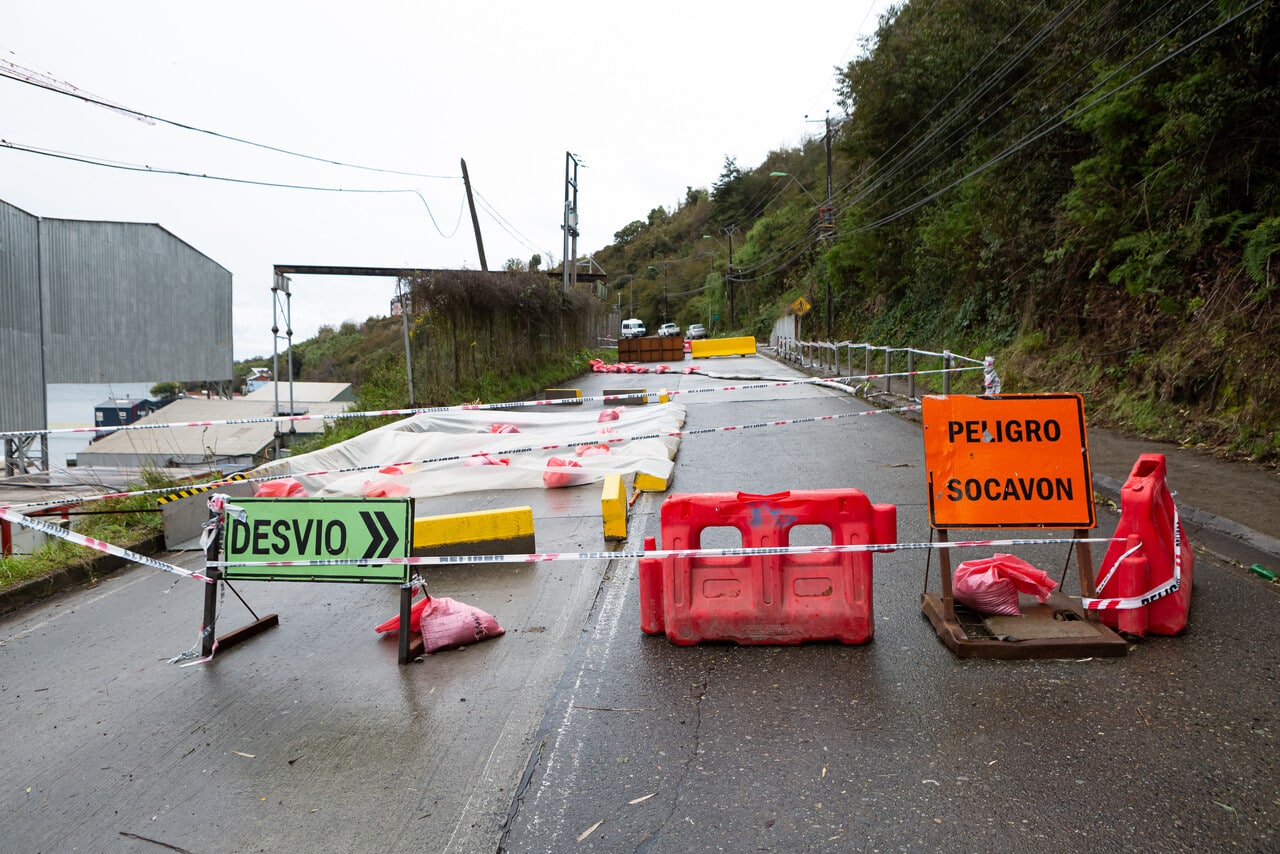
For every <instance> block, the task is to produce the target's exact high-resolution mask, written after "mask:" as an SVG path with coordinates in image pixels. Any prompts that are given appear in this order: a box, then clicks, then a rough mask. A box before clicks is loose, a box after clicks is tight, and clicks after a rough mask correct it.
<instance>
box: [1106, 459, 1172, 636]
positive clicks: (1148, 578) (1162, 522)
mask: <svg viewBox="0 0 1280 854" xmlns="http://www.w3.org/2000/svg"><path fill="white" fill-rule="evenodd" d="M1165 474H1166V465H1165V457H1164V454H1143V455H1142V456H1140V457H1138V461H1137V462H1136V463H1135V464H1134V466H1133V470H1132V471H1131V472H1130V473H1129V479H1128V480H1126V481H1125V483H1124V486H1123V487H1121V489H1120V522H1119V524H1118V525H1117V527H1116V533H1115V536H1116V537H1117V538H1124V542H1113V543H1112V544H1111V546H1110V547H1109V548H1108V549H1107V553H1106V555H1104V556H1103V558H1102V565H1101V567H1100V568H1099V572H1098V578H1097V582H1098V583H1102V582H1103V581H1104V580H1106V584H1105V586H1104V587H1103V588H1102V589H1100V590H1099V591H1098V596H1099V597H1100V598H1099V599H1098V600H1096V602H1097V604H1096V605H1095V606H1093V607H1095V608H1096V610H1097V612H1098V616H1099V618H1100V619H1101V621H1102V623H1103V624H1104V625H1106V626H1107V627H1109V628H1111V629H1113V630H1115V631H1118V632H1121V633H1123V634H1126V635H1130V636H1133V637H1145V636H1146V635H1148V634H1155V635H1176V634H1178V633H1180V632H1182V631H1183V630H1184V629H1186V627H1187V619H1188V616H1189V613H1190V610H1191V579H1192V573H1193V570H1194V564H1195V555H1194V553H1193V552H1192V550H1191V544H1190V543H1189V542H1188V541H1187V537H1186V534H1185V532H1184V531H1183V529H1182V523H1181V521H1180V520H1178V518H1177V508H1176V507H1175V506H1174V503H1173V494H1172V493H1171V492H1170V491H1169V486H1168V484H1167V483H1166V481H1165ZM1117 563H1118V564H1119V565H1118V566H1117ZM1113 569H1114V572H1113V571H1112V570H1113ZM1175 571H1176V576H1177V587H1176V588H1173V583H1174V578H1175ZM1108 575H1110V578H1109V579H1108V578H1107V576H1108ZM1171 588H1173V589H1171ZM1103 597H1105V598H1103ZM1124 600H1127V601H1124ZM1125 605H1136V607H1125Z"/></svg>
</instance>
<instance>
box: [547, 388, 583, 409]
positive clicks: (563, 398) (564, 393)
mask: <svg viewBox="0 0 1280 854" xmlns="http://www.w3.org/2000/svg"><path fill="white" fill-rule="evenodd" d="M542 399H543V400H554V401H556V402H557V403H556V405H557V406H581V405H582V389H580V388H549V389H546V390H545V391H543V392H542Z"/></svg>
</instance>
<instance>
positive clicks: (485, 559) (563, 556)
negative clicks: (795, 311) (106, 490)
mask: <svg viewBox="0 0 1280 854" xmlns="http://www.w3.org/2000/svg"><path fill="white" fill-rule="evenodd" d="M1112 541H1113V538H1111V537H1096V538H1086V539H1072V538H1066V539H1022V540H955V541H944V542H935V543H849V544H844V545H830V546H767V547H761V548H739V549H653V550H650V551H616V552H531V553H526V554H493V555H428V556H421V557H393V558H369V559H363V558H333V559H329V560H282V561H250V562H242V561H210V562H209V566H216V567H228V566H243V567H261V566H369V565H378V566H381V565H387V564H393V565H394V564H398V565H409V566H440V565H452V564H460V563H547V562H551V561H562V560H571V561H596V560H631V559H635V560H639V559H641V558H668V557H671V558H707V557H761V556H765V555H812V554H843V553H847V552H896V551H910V550H919V549H960V548H978V547H981V548H987V547H992V546H996V547H1005V546H1044V545H1060V544H1065V543H1110V542H1112Z"/></svg>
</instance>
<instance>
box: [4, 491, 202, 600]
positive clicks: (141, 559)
mask: <svg viewBox="0 0 1280 854" xmlns="http://www.w3.org/2000/svg"><path fill="white" fill-rule="evenodd" d="M0 519H4V520H5V521H6V522H12V523H14V524H16V525H22V526H23V527H24V528H31V529H33V530H36V531H40V532H41V533H43V534H47V535H49V536H50V537H57V538H59V539H62V540H66V541H67V542H70V543H75V544H76V545H78V546H84V547H85V548H89V549H94V550H96V551H100V552H103V553H105V554H109V555H115V556H116V557H122V558H124V559H125V560H129V561H133V562H134V563H140V564H143V565H144V566H150V567H154V568H156V569H163V570H164V571H165V572H172V573H173V574H175V575H181V576H183V577H185V578H195V579H197V580H199V581H207V582H211V581H213V579H212V578H209V577H208V576H205V575H201V574H200V573H198V572H192V571H191V570H189V569H183V568H182V567H180V566H174V565H173V564H171V563H165V562H164V561H162V560H156V559H155V558H153V557H148V556H147V555H144V554H138V553H137V552H134V551H129V550H128V549H125V548H121V547H120V546H113V545H111V544H110V543H104V542H103V541H102V540H95V539H94V538H93V537H86V536H84V535H83V534H77V533H76V532H75V531H68V530H67V529H65V528H62V527H59V526H57V525H51V524H49V523H48V522H45V521H43V520H40V519H33V518H31V517H30V516H24V515H22V514H21V513H15V512H14V511H13V510H11V509H9V508H8V507H0Z"/></svg>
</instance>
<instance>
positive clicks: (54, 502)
mask: <svg viewBox="0 0 1280 854" xmlns="http://www.w3.org/2000/svg"><path fill="white" fill-rule="evenodd" d="M624 396H625V395H624ZM919 409H920V407H919V406H916V405H913V406H899V407H894V408H892V409H866V410H861V411H858V412H838V413H836V414H834V415H815V416H812V417H809V418H789V419H783V420H779V421H759V422H756V423H754V424H736V425H733V426H729V427H702V428H699V429H697V430H671V431H668V432H665V433H664V432H658V433H641V434H637V435H634V436H624V435H617V436H609V435H603V436H594V437H592V438H590V439H584V440H582V441H580V442H562V443H559V444H552V445H526V446H524V447H517V448H503V449H501V450H486V451H476V452H474V453H471V454H452V455H449V456H443V457H428V458H425V459H420V460H403V461H400V462H394V463H387V462H377V463H368V464H365V465H358V466H347V467H345V468H339V469H317V470H316V471H309V472H303V473H301V474H293V475H290V476H291V477H328V476H333V475H339V474H353V473H355V472H362V471H376V470H378V469H381V468H384V467H385V466H388V465H393V466H401V467H408V466H416V465H426V464H430V463H449V462H459V461H463V460H469V459H476V458H480V457H487V456H492V457H501V456H507V455H510V454H527V453H535V452H539V451H554V450H559V449H562V448H577V447H582V446H586V445H602V444H605V443H621V442H632V441H636V440H639V439H663V438H668V437H681V436H699V435H704V434H707V433H731V432H734V431H739V430H756V429H759V428H762V427H789V426H793V425H796V424H812V423H817V422H819V421H838V420H840V419H842V418H860V417H862V416H866V415H892V414H894V413H898V412H916V411H919ZM282 476H283V473H281V472H276V473H273V474H267V475H262V476H260V477H248V478H242V479H240V480H235V481H227V480H217V481H212V482H210V483H206V484H201V485H200V486H194V487H187V488H188V489H204V488H206V487H217V486H224V485H226V484H229V483H263V482H265V481H268V480H276V479H277V478H279V477H282ZM173 491H174V490H173V487H162V488H159V489H146V490H141V491H138V492H114V493H111V494H110V495H93V496H74V497H70V498H66V497H64V498H55V499H50V500H48V501H33V502H30V503H27V504H21V505H15V506H20V507H24V508H37V507H52V506H58V505H62V504H68V503H81V502H88V501H100V500H102V499H104V498H124V497H127V496H134V495H159V494H162V493H169V492H173Z"/></svg>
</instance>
